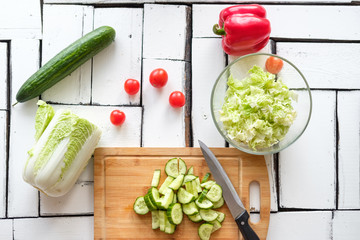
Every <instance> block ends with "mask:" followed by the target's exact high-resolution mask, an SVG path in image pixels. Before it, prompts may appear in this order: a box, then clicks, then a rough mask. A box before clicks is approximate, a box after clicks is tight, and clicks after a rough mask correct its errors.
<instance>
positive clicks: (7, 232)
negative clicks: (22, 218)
mask: <svg viewBox="0 0 360 240" xmlns="http://www.w3.org/2000/svg"><path fill="white" fill-rule="evenodd" d="M0 239H4V240H11V239H13V220H12V219H0Z"/></svg>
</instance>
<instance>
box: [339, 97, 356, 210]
mask: <svg viewBox="0 0 360 240" xmlns="http://www.w3.org/2000/svg"><path fill="white" fill-rule="evenodd" d="M337 110H338V126H339V143H338V144H339V145H338V150H339V153H338V159H339V171H338V174H339V176H338V180H339V182H338V184H339V193H338V199H339V200H338V208H339V209H347V208H348V209H359V208H360V163H359V160H360V157H359V156H360V151H359V145H360V139H359V132H360V91H351V92H348V91H346V92H339V93H338V105H337Z"/></svg>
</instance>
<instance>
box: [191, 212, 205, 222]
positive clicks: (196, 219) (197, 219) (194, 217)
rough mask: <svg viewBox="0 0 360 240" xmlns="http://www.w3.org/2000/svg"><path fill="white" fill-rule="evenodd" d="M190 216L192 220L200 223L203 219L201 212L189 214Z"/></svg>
mask: <svg viewBox="0 0 360 240" xmlns="http://www.w3.org/2000/svg"><path fill="white" fill-rule="evenodd" d="M188 218H189V219H190V221H192V222H195V223H198V222H201V221H202V218H201V216H200V214H199V213H198V214H195V215H188Z"/></svg>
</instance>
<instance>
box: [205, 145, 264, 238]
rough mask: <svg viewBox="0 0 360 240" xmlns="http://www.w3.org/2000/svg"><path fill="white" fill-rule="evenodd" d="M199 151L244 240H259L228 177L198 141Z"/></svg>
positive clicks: (209, 152)
mask: <svg viewBox="0 0 360 240" xmlns="http://www.w3.org/2000/svg"><path fill="white" fill-rule="evenodd" d="M199 144H200V149H201V151H202V153H203V155H204V158H205V161H206V163H207V165H208V166H209V168H210V171H211V173H212V175H213V176H214V179H215V181H216V183H217V184H219V185H220V186H221V187H222V190H223V197H224V199H225V202H226V204H227V206H228V208H229V209H230V212H231V215H232V216H233V218H234V219H235V222H236V224H237V225H238V227H239V230H240V232H241V234H242V235H243V237H244V239H245V240H259V237H258V236H257V235H256V233H255V232H254V230H253V229H252V228H251V226H250V225H249V221H248V220H249V213H248V212H247V211H246V209H245V207H244V204H243V203H242V202H241V200H240V198H239V196H238V194H237V193H236V191H235V188H234V186H233V185H232V183H231V181H230V179H229V177H228V176H227V174H226V172H225V171H224V169H223V168H222V166H221V164H220V163H219V161H218V160H217V158H216V157H215V155H214V154H213V153H212V152H211V150H210V149H209V148H208V147H207V146H206V145H205V144H204V143H203V142H201V141H200V140H199Z"/></svg>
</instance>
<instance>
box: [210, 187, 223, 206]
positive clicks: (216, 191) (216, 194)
mask: <svg viewBox="0 0 360 240" xmlns="http://www.w3.org/2000/svg"><path fill="white" fill-rule="evenodd" d="M206 197H207V198H208V199H209V200H210V201H212V202H217V201H219V200H220V198H221V197H222V188H221V186H220V185H219V184H214V185H213V186H212V187H211V188H210V190H209V192H208V193H207V194H206Z"/></svg>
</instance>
